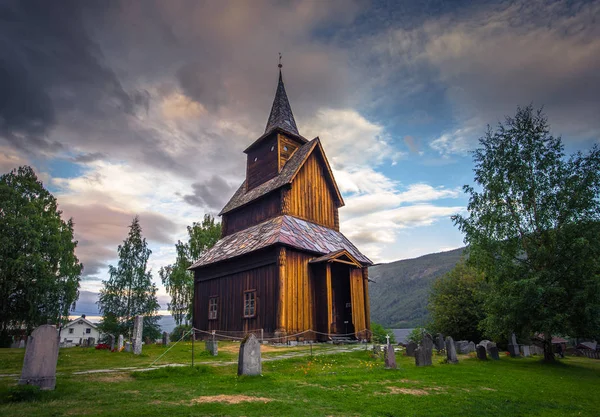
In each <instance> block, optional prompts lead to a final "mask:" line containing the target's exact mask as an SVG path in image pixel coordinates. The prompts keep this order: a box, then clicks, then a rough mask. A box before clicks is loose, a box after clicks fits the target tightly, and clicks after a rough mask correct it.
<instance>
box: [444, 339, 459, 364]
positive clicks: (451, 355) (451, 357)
mask: <svg viewBox="0 0 600 417" xmlns="http://www.w3.org/2000/svg"><path fill="white" fill-rule="evenodd" d="M446 358H448V363H458V358H457V357H456V348H455V346H454V340H453V339H452V337H451V336H446Z"/></svg>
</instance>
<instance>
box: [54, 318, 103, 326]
mask: <svg viewBox="0 0 600 417" xmlns="http://www.w3.org/2000/svg"><path fill="white" fill-rule="evenodd" d="M79 321H83V322H84V323H85V324H87V325H88V326H91V327H93V328H94V329H97V328H98V326H96V325H95V324H94V323H92V322H91V321H89V320H88V319H86V318H85V317H77V318H76V319H73V320H71V321H70V322H68V323H67V324H65V326H64V327H63V329H65V328H67V327H69V326H72V325H74V324H76V323H77V322H79Z"/></svg>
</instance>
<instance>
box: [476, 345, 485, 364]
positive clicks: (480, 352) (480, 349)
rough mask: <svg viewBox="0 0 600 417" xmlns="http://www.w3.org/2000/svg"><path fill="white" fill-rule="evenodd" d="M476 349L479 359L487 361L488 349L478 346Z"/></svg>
mask: <svg viewBox="0 0 600 417" xmlns="http://www.w3.org/2000/svg"><path fill="white" fill-rule="evenodd" d="M475 349H476V351H477V359H480V360H482V361H485V360H487V355H486V349H485V346H484V345H477V346H475Z"/></svg>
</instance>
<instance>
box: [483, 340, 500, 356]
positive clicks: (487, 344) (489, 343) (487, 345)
mask: <svg viewBox="0 0 600 417" xmlns="http://www.w3.org/2000/svg"><path fill="white" fill-rule="evenodd" d="M479 344H480V345H481V346H484V347H485V350H486V352H487V354H488V355H489V354H490V348H491V347H492V346H496V344H495V343H494V342H492V341H491V340H482V341H481V342H479Z"/></svg>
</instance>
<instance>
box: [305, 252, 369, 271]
mask: <svg viewBox="0 0 600 417" xmlns="http://www.w3.org/2000/svg"><path fill="white" fill-rule="evenodd" d="M319 262H341V263H345V264H350V265H354V266H357V267H360V266H362V265H361V264H360V262H358V260H357V259H356V258H355V257H354V256H352V254H351V253H350V252H348V251H347V250H346V249H340V250H336V251H334V252H329V253H328V254H326V255H323V256H320V257H318V258H315V259H311V260H310V261H309V262H308V263H310V264H316V263H319Z"/></svg>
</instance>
